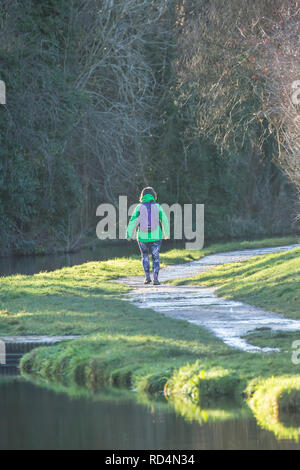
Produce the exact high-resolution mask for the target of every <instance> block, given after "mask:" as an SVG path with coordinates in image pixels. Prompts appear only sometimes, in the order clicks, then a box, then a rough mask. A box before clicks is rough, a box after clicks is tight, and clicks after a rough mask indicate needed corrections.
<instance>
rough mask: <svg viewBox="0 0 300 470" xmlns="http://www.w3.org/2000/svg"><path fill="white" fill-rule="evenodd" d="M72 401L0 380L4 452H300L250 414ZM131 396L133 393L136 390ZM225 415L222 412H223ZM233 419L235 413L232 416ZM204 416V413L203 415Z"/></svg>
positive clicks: (107, 398)
mask: <svg viewBox="0 0 300 470" xmlns="http://www.w3.org/2000/svg"><path fill="white" fill-rule="evenodd" d="M124 395H125V397H124V398H123V397H122V393H121V392H120V394H119V396H118V397H117V398H116V397H114V398H112V397H111V394H110V393H109V392H107V395H106V396H105V394H103V395H102V396H100V397H92V396H91V397H76V396H75V397H69V396H68V395H67V394H65V393H63V392H58V391H54V390H49V389H47V388H44V387H41V386H36V385H34V384H32V383H30V382H26V381H25V380H23V379H20V380H18V379H14V378H12V377H11V378H8V379H5V381H4V382H1V379H0V398H1V399H0V416H1V419H0V449H1V450H3V449H12V450H18V449H33V450H39V449H58V450H63V449H71V450H72V449H83V450H90V449H91V450H94V449H99V450H103V449H104V450H141V449H145V450H157V449H160V450H162V449H164V450H188V449H192V450H213V449H218V450H219V449H253V450H254V449H274V450H275V449H299V447H300V446H299V444H297V443H296V442H294V441H292V440H281V441H279V440H277V439H276V438H275V437H274V435H273V433H271V432H269V431H264V430H262V429H260V428H259V427H258V426H257V424H256V422H255V419H254V418H252V417H251V416H248V417H247V416H246V417H245V416H242V417H239V416H237V417H234V416H233V417H232V418H229V419H226V420H222V419H216V420H215V421H214V420H213V419H211V418H210V417H209V410H208V411H207V413H208V418H207V421H205V418H203V421H202V422H198V421H197V419H196V418H195V419H194V420H187V419H186V418H185V417H184V416H181V414H180V413H179V412H176V411H175V410H174V408H173V406H172V405H169V404H168V403H161V402H157V403H155V402H152V403H149V404H147V403H145V404H139V403H137V401H136V399H135V397H134V396H132V398H129V397H128V392H124ZM132 395H134V393H133V392H132ZM220 411H221V410H220ZM233 415H234V413H233ZM203 416H205V414H203Z"/></svg>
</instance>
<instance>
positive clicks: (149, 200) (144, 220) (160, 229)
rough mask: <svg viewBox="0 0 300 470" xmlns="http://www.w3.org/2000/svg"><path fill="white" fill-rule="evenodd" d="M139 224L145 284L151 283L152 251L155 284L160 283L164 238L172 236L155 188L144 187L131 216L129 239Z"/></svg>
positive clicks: (138, 234) (138, 239)
mask: <svg viewBox="0 0 300 470" xmlns="http://www.w3.org/2000/svg"><path fill="white" fill-rule="evenodd" d="M136 226H137V242H138V245H139V248H140V251H141V255H142V264H143V268H144V271H145V282H144V283H145V284H150V282H151V277H150V260H149V252H150V250H151V253H152V270H153V284H154V285H155V286H157V285H159V284H160V282H159V280H158V273H159V251H160V248H161V244H162V239H163V238H164V239H165V240H167V239H168V238H169V237H170V228H169V222H168V218H167V216H166V214H165V212H164V211H163V209H162V207H161V206H160V205H159V204H158V203H157V195H156V192H155V191H154V189H153V188H151V187H150V186H148V187H147V188H144V189H143V191H142V192H141V196H140V204H138V205H137V206H136V208H135V210H134V212H133V214H132V216H131V219H130V221H129V224H128V228H127V234H126V236H127V239H128V240H130V238H131V236H132V233H133V231H134V229H135V227H136Z"/></svg>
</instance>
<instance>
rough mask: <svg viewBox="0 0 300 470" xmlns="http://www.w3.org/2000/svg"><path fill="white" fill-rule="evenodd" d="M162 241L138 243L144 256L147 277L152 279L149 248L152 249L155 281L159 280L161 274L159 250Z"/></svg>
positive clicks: (143, 261)
mask: <svg viewBox="0 0 300 470" xmlns="http://www.w3.org/2000/svg"><path fill="white" fill-rule="evenodd" d="M161 243H162V240H157V241H156V242H147V243H143V242H138V244H139V248H140V250H141V255H142V263H143V268H144V271H145V276H146V277H147V278H149V277H150V260H149V248H151V253H152V265H153V266H152V270H153V277H154V279H157V278H158V273H159V250H160V247H161Z"/></svg>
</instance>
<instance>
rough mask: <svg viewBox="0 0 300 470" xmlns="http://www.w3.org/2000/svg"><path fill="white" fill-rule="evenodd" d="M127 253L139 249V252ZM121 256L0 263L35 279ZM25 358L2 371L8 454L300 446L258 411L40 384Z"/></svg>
mask: <svg viewBox="0 0 300 470" xmlns="http://www.w3.org/2000/svg"><path fill="white" fill-rule="evenodd" d="M127 250H132V252H136V247H135V246H134V245H132V247H129V248H127ZM117 251H118V250H111V252H110V253H108V252H107V251H106V252H105V254H103V255H102V254H99V253H95V252H91V251H90V250H89V251H88V252H86V254H84V253H83V252H82V253H81V254H78V255H70V256H69V257H65V259H63V256H65V255H61V256H60V257H41V258H40V259H38V258H36V257H32V258H23V259H22V258H19V259H7V258H6V259H2V260H1V262H0V272H1V274H2V275H7V274H14V273H23V274H33V273H35V272H39V271H41V270H52V269H57V268H60V267H62V266H65V265H68V266H72V265H74V264H80V263H83V262H86V261H91V260H95V259H107V258H108V257H113V256H119V255H121V253H122V252H121V250H120V252H119V253H117ZM123 252H124V249H123ZM123 254H124V253H123ZM127 254H128V252H127ZM19 356H20V355H18V354H17V355H16V356H14V357H13V356H12V357H11V358H10V359H11V360H10V361H9V364H8V365H7V366H0V449H1V450H4V449H7V450H21V449H33V450H38V449H60V450H62V449H78V450H79V449H85V450H90V449H91V450H93V449H99V450H129V449H130V450H141V449H145V450H163V449H164V450H185V449H186V450H190V449H192V450H211V449H218V450H219V449H253V450H254V449H274V450H279V449H284V450H285V449H300V443H299V442H296V441H295V440H293V439H280V438H278V437H276V436H275V435H274V434H273V432H271V431H268V430H264V429H262V428H261V427H260V426H258V424H257V423H256V420H255V418H254V417H253V416H252V414H251V412H250V411H249V410H248V409H247V408H246V409H245V408H241V407H239V405H235V404H232V403H231V404H228V403H222V405H220V404H214V405H213V406H211V407H210V408H208V409H200V408H199V407H195V405H192V404H190V405H189V404H188V403H185V404H182V403H181V404H180V403H179V404H178V403H177V404H176V403H174V404H171V403H168V402H167V401H166V400H165V399H164V398H163V397H162V398H160V399H157V400H152V399H151V401H150V399H149V398H147V397H144V396H143V397H141V396H139V395H137V394H136V393H135V392H130V391H127V390H126V391H125V390H123V391H122V390H117V389H114V390H103V391H101V393H100V392H99V393H98V394H96V395H95V394H89V393H88V392H86V391H84V390H74V389H72V390H67V389H64V388H63V387H62V386H53V385H49V384H45V383H39V384H36V383H32V382H31V380H29V379H27V378H23V377H20V376H19V371H18V360H19Z"/></svg>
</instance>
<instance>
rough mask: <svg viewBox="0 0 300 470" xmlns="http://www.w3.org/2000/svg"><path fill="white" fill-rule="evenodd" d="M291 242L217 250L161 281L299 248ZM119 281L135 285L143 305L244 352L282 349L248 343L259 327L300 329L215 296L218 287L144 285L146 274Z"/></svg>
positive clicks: (164, 273) (136, 300)
mask: <svg viewBox="0 0 300 470" xmlns="http://www.w3.org/2000/svg"><path fill="white" fill-rule="evenodd" d="M299 247H300V245H288V246H280V247H271V248H259V249H249V250H239V251H229V252H224V253H216V254H213V255H208V256H205V257H203V258H202V259H200V260H198V261H192V262H189V263H184V264H180V265H175V266H168V267H166V268H164V269H162V270H161V272H160V281H161V282H164V281H168V280H171V279H178V278H184V277H191V276H195V275H197V274H199V273H201V272H204V271H206V270H208V269H212V268H214V267H215V266H218V265H222V264H226V263H233V262H240V261H244V260H246V259H249V258H252V257H255V256H260V255H264V254H267V253H276V252H281V251H287V250H292V249H294V248H299ZM118 281H120V282H122V283H123V284H127V285H128V286H130V287H131V288H132V290H131V291H130V293H129V294H128V295H127V299H128V300H129V301H130V302H132V303H133V304H134V305H137V306H138V307H141V308H152V309H153V310H155V311H157V312H160V313H163V314H164V315H167V316H168V317H172V318H176V319H181V320H187V321H189V322H191V323H193V324H195V325H198V326H201V327H203V328H206V329H208V330H209V331H211V332H212V333H213V334H214V335H215V336H217V337H218V338H220V339H221V340H222V341H224V343H226V344H227V345H229V346H231V347H234V348H238V349H241V350H243V351H248V352H254V353H261V352H270V351H279V349H274V348H260V347H257V346H253V345H251V344H248V343H247V341H246V340H245V339H244V338H243V336H244V335H245V334H246V333H248V332H249V331H252V330H255V329H256V328H262V327H264V328H270V329H272V330H280V331H299V332H300V321H298V320H292V319H289V318H285V317H284V316H283V315H280V314H277V313H272V312H268V311H266V310H263V309H261V308H257V307H253V306H251V305H248V304H246V303H243V302H237V301H231V300H227V299H224V298H220V297H217V296H216V295H215V290H216V289H217V288H214V287H202V286H199V287H198V286H172V285H164V284H162V285H160V286H152V285H146V286H145V285H144V284H143V277H127V278H121V279H119V280H118Z"/></svg>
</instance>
